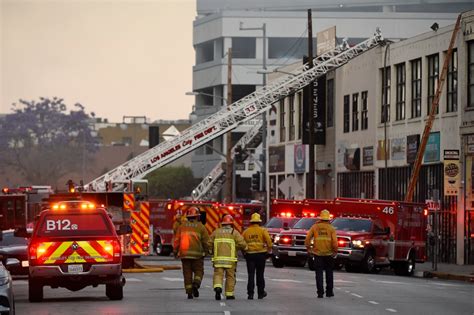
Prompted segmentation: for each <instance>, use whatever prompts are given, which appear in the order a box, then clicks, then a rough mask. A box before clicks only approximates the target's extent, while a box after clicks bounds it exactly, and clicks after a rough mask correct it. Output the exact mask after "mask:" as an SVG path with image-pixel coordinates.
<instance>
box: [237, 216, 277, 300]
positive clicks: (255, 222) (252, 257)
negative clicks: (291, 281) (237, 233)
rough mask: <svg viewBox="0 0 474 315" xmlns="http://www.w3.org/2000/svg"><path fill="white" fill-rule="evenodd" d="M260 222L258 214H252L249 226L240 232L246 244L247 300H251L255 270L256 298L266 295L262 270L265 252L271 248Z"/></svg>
mask: <svg viewBox="0 0 474 315" xmlns="http://www.w3.org/2000/svg"><path fill="white" fill-rule="evenodd" d="M260 223H262V219H261V218H260V214H258V213H254V214H252V217H251V218H250V227H248V228H247V229H246V230H245V231H244V233H243V234H242V236H243V237H244V240H245V242H246V243H247V245H248V249H247V252H246V254H245V260H246V261H247V273H248V283H247V295H248V299H249V300H253V294H254V289H255V271H257V295H258V298H259V299H263V298H264V297H266V296H267V292H265V277H264V272H265V262H266V260H267V254H269V253H270V252H271V250H272V239H271V238H270V235H269V234H268V231H267V230H266V229H265V228H263V227H261V226H260Z"/></svg>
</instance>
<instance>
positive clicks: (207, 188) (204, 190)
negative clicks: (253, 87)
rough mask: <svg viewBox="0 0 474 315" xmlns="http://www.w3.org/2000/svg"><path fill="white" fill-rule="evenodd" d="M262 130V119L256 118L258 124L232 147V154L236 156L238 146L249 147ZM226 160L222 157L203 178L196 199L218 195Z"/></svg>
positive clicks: (223, 179)
mask: <svg viewBox="0 0 474 315" xmlns="http://www.w3.org/2000/svg"><path fill="white" fill-rule="evenodd" d="M261 130H262V120H260V119H259V120H256V124H255V125H253V126H252V128H250V129H249V130H248V131H247V132H246V133H245V134H244V135H243V136H242V137H241V138H240V139H239V141H237V143H236V144H235V145H234V146H233V147H232V156H233V157H235V150H236V149H237V148H238V147H241V148H242V149H245V148H247V146H248V145H249V144H250V143H251V142H252V141H253V140H254V139H255V138H256V137H257V136H258V135H259V134H261ZM225 162H226V161H225V160H224V159H222V160H221V161H220V162H219V163H217V164H216V166H215V167H214V168H213V169H212V171H211V172H210V173H209V175H207V176H206V177H204V178H203V180H202V181H201V183H199V185H198V186H197V187H196V188H195V189H194V190H193V192H192V197H193V199H194V200H207V199H210V198H211V197H212V196H213V195H216V194H217V193H218V192H219V191H220V190H221V188H222V185H223V184H224V182H225V180H227V179H226V178H224V177H225V172H224V167H225ZM233 163H235V161H234V162H233Z"/></svg>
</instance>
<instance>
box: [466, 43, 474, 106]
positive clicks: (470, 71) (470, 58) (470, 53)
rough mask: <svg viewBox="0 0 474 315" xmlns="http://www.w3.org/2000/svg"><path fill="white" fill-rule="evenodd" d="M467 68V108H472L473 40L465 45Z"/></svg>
mask: <svg viewBox="0 0 474 315" xmlns="http://www.w3.org/2000/svg"><path fill="white" fill-rule="evenodd" d="M467 45H468V46H467V49H468V68H467V106H468V107H474V40H471V41H470V42H468V43H467Z"/></svg>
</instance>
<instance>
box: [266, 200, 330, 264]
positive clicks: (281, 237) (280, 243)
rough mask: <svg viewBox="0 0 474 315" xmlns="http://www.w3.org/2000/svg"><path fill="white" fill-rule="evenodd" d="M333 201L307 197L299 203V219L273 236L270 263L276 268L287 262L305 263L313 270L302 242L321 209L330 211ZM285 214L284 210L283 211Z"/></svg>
mask: <svg viewBox="0 0 474 315" xmlns="http://www.w3.org/2000/svg"><path fill="white" fill-rule="evenodd" d="M333 205H334V203H333V202H332V201H331V200H322V199H321V200H320V199H307V200H304V201H303V202H302V203H301V208H300V209H301V216H302V217H300V219H299V220H298V221H297V222H296V223H295V224H294V225H293V227H292V228H291V229H283V230H282V231H280V233H278V234H277V235H276V236H275V237H274V238H273V252H272V263H273V266H274V267H276V268H282V267H284V266H285V265H287V264H296V265H299V266H301V267H304V266H305V265H306V262H307V261H308V267H309V268H310V269H311V270H314V265H313V264H312V260H311V257H310V256H309V255H308V252H307V250H306V246H305V244H304V242H305V239H306V234H307V233H308V230H309V229H310V228H311V227H312V226H313V225H314V224H315V223H316V222H317V220H318V216H319V213H320V212H321V211H322V210H329V211H330V212H331V211H332V207H333ZM285 214H286V212H285Z"/></svg>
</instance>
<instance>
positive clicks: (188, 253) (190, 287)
mask: <svg viewBox="0 0 474 315" xmlns="http://www.w3.org/2000/svg"><path fill="white" fill-rule="evenodd" d="M198 217H199V210H198V209H197V208H196V207H191V208H189V209H188V211H187V213H186V218H187V221H186V222H183V223H182V224H181V225H180V226H179V228H178V230H177V233H176V235H175V239H174V255H175V257H179V258H180V259H181V263H182V266H183V277H184V288H185V290H186V293H187V294H188V299H192V298H193V297H199V287H200V286H201V281H202V277H203V275H204V256H205V255H206V253H207V252H208V251H209V247H208V242H209V234H208V233H207V230H206V228H205V227H204V225H203V224H202V223H201V222H200V221H199V220H198Z"/></svg>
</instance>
